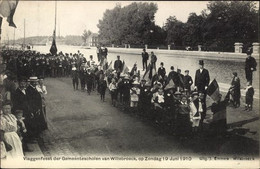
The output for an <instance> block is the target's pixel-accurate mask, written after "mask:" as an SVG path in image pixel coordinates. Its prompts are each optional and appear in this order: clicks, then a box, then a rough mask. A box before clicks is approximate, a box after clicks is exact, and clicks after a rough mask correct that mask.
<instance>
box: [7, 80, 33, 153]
mask: <svg viewBox="0 0 260 169" xmlns="http://www.w3.org/2000/svg"><path fill="white" fill-rule="evenodd" d="M18 83H19V87H18V88H17V89H16V90H15V93H14V97H13V98H12V103H13V112H15V111H16V110H22V112H23V116H24V118H25V120H24V122H25V125H26V127H27V126H28V122H29V121H30V120H31V117H32V116H31V114H30V113H29V112H28V106H29V105H28V100H27V94H26V91H25V89H26V85H27V79H26V78H25V77H21V78H20V79H19V82H18ZM27 132H29V133H30V132H31V131H30V128H27ZM23 137H24V138H23V150H24V151H28V152H31V151H33V150H31V149H30V148H29V147H28V145H27V144H28V142H29V141H30V140H29V139H30V138H28V136H27V134H25V135H24V136H23Z"/></svg>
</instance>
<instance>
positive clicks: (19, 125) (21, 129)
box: [14, 110, 27, 141]
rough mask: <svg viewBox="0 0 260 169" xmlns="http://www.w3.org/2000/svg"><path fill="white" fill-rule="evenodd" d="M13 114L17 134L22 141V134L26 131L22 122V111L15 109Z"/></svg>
mask: <svg viewBox="0 0 260 169" xmlns="http://www.w3.org/2000/svg"><path fill="white" fill-rule="evenodd" d="M14 115H15V117H16V119H17V134H18V136H19V137H20V139H21V141H23V136H24V135H25V134H26V133H27V130H26V127H25V124H24V122H23V120H24V117H23V111H22V110H16V111H15V114H14Z"/></svg>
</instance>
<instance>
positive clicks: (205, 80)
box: [195, 69, 210, 92]
mask: <svg viewBox="0 0 260 169" xmlns="http://www.w3.org/2000/svg"><path fill="white" fill-rule="evenodd" d="M209 81H210V77H209V71H208V70H207V69H203V70H202V72H201V73H200V69H198V70H197V71H196V74H195V86H197V89H198V91H201V92H204V91H205V87H206V86H208V85H209Z"/></svg>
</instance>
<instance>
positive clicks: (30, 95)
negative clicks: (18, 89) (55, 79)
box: [26, 85, 42, 113]
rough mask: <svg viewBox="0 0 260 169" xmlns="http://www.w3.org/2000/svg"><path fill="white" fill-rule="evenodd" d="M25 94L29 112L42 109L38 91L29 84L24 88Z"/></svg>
mask: <svg viewBox="0 0 260 169" xmlns="http://www.w3.org/2000/svg"><path fill="white" fill-rule="evenodd" d="M26 94H27V100H28V104H29V112H30V113H35V112H36V111H38V110H42V97H41V95H40V93H39V92H38V91H37V90H36V89H35V88H33V87H32V86H31V85H29V86H28V87H27V89H26Z"/></svg>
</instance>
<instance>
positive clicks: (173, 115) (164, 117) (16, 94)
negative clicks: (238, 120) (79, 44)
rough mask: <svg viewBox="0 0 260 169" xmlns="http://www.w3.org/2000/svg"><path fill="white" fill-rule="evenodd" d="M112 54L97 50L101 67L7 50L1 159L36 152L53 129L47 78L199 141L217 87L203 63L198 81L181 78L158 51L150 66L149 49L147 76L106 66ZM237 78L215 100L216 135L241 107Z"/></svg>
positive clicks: (249, 64)
mask: <svg viewBox="0 0 260 169" xmlns="http://www.w3.org/2000/svg"><path fill="white" fill-rule="evenodd" d="M107 55H108V50H107V49H106V48H105V47H102V48H98V50H97V57H98V62H97V63H96V62H95V61H94V59H93V56H92V55H90V57H89V58H88V59H87V58H86V57H84V55H83V54H81V53H80V51H78V53H74V54H72V53H70V54H68V53H65V54H63V53H62V52H60V53H59V54H57V55H56V56H52V55H50V54H41V53H39V52H35V51H30V50H28V51H21V50H3V51H2V57H3V63H4V64H5V65H6V68H5V70H4V72H2V73H1V106H0V107H1V108H2V109H1V130H0V131H1V133H0V134H1V135H0V136H1V137H0V138H1V158H6V157H7V158H13V157H17V156H22V155H23V152H24V151H32V150H30V149H29V147H28V146H27V144H28V143H30V142H33V141H35V140H37V138H39V136H40V134H41V132H43V131H44V130H46V129H48V125H47V120H46V104H45V95H46V94H47V89H46V86H45V85H44V84H43V79H44V78H45V77H52V78H56V77H71V79H72V84H73V89H74V90H75V91H77V90H81V91H82V92H85V91H87V93H88V95H90V94H91V92H92V91H94V90H97V93H98V94H99V95H100V100H101V101H102V102H104V101H105V100H106V99H105V95H106V93H107V91H109V93H110V95H111V104H112V106H115V107H123V108H124V109H125V110H128V111H129V112H130V113H136V114H137V115H139V116H140V117H143V118H148V119H150V120H151V121H154V122H156V123H158V124H161V125H167V126H170V127H171V130H172V131H173V133H174V134H176V135H178V136H179V138H186V137H187V136H197V135H198V133H199V132H201V131H202V130H203V120H204V119H205V117H206V112H207V110H208V107H207V105H206V104H207V101H206V98H207V97H206V96H207V95H209V96H211V95H210V94H209V93H210V91H212V90H213V93H214V87H216V85H214V84H213V85H211V84H210V74H209V71H208V70H207V69H205V68H204V61H203V60H200V61H199V63H198V65H199V69H198V70H197V71H196V73H195V79H194V80H193V79H192V77H191V76H190V75H189V70H185V71H184V72H185V74H182V73H181V70H180V69H177V70H176V71H175V68H174V66H171V67H170V70H171V71H170V72H169V73H168V74H167V72H166V69H165V68H164V63H163V62H161V63H160V67H159V68H158V69H157V68H156V62H157V57H156V55H155V54H154V53H153V52H151V55H150V62H149V64H148V61H149V54H148V53H147V52H146V50H145V49H144V50H143V52H142V54H141V56H142V63H143V65H142V66H143V70H144V71H145V73H144V75H143V76H141V75H140V70H138V69H137V64H136V63H135V64H134V66H133V68H132V69H131V70H130V71H129V69H128V68H127V66H126V65H125V63H124V62H122V61H121V59H120V56H117V60H116V61H115V62H114V64H113V65H112V63H111V64H108V63H107ZM247 55H248V57H247V59H246V66H245V71H246V78H247V81H248V85H247V88H246V109H245V110H247V111H251V110H252V107H253V95H254V89H253V87H252V77H253V76H252V74H253V71H255V70H256V61H255V59H254V58H253V57H252V56H251V54H250V53H248V54H247ZM233 75H234V77H233V79H232V82H231V87H230V89H229V91H228V92H227V95H226V97H224V99H221V97H222V96H221V94H220V93H217V95H216V94H215V95H214V97H213V96H212V99H213V100H214V103H213V104H212V105H211V106H210V107H211V111H212V112H213V120H212V123H211V129H212V131H213V132H214V133H217V135H222V134H223V133H225V131H226V107H227V105H228V103H229V102H230V101H232V103H233V105H234V107H235V108H237V107H239V106H240V97H241V93H240V88H241V86H240V79H239V77H238V74H237V73H236V72H233ZM16 82H18V87H16V85H17V83H16ZM79 85H80V88H79ZM192 85H194V89H193V88H191V86H192ZM216 91H217V90H216ZM219 117H221V118H219Z"/></svg>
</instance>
